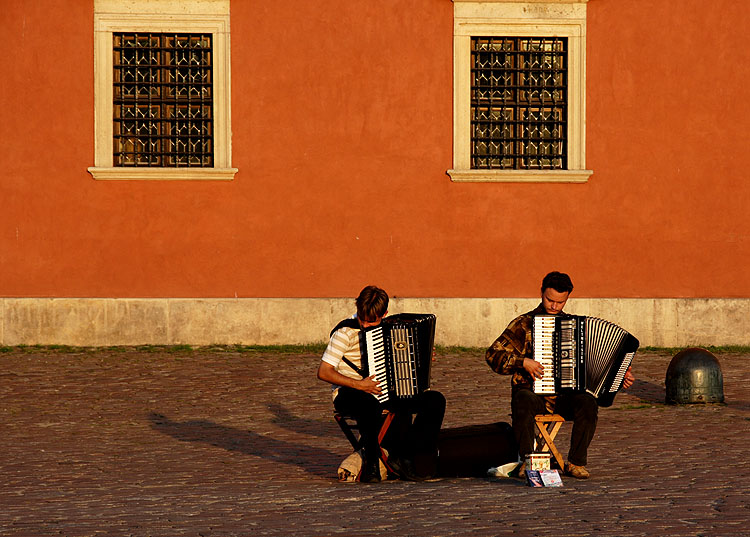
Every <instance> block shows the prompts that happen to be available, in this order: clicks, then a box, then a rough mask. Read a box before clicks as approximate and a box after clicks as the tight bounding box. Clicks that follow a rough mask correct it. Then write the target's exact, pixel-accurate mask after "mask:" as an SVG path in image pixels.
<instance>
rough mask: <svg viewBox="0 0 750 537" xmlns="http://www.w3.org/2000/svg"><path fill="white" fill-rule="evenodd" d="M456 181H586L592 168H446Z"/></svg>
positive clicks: (591, 172) (452, 179)
mask: <svg viewBox="0 0 750 537" xmlns="http://www.w3.org/2000/svg"><path fill="white" fill-rule="evenodd" d="M446 173H447V174H448V175H450V178H451V181H454V182H456V183H586V182H588V180H589V177H591V175H593V173H594V172H593V171H592V170H448V171H447V172H446Z"/></svg>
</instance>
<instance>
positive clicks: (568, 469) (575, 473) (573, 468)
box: [565, 462, 591, 479]
mask: <svg viewBox="0 0 750 537" xmlns="http://www.w3.org/2000/svg"><path fill="white" fill-rule="evenodd" d="M565 475H569V476H570V477H575V478H576V479H588V478H589V476H591V474H590V473H589V471H588V470H586V467H585V466H578V465H577V464H572V463H569V462H566V463H565Z"/></svg>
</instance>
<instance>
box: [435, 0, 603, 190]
mask: <svg viewBox="0 0 750 537" xmlns="http://www.w3.org/2000/svg"><path fill="white" fill-rule="evenodd" d="M586 2H587V0H543V1H534V0H532V1H527V2H518V1H508V0H484V1H482V2H477V1H468V0H453V169H450V170H448V171H447V173H448V175H449V176H450V178H451V180H452V181H456V182H537V183H538V182H550V183H585V182H587V181H588V179H589V177H590V176H591V175H592V174H593V171H592V170H587V169H586ZM474 36H476V37H485V36H487V37H506V36H507V37H567V39H568V96H567V97H568V100H567V106H568V117H567V121H568V132H567V137H568V143H567V151H568V153H567V162H568V164H567V165H568V167H567V169H564V170H496V169H489V170H485V169H472V168H471V38H472V37H474Z"/></svg>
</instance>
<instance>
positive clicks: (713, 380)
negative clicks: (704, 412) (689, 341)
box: [665, 347, 724, 404]
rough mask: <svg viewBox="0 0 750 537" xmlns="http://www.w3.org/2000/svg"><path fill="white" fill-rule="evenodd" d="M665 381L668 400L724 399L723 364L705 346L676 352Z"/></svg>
mask: <svg viewBox="0 0 750 537" xmlns="http://www.w3.org/2000/svg"><path fill="white" fill-rule="evenodd" d="M665 384H666V387H667V396H666V398H665V402H666V403H667V404H686V403H723V402H724V377H723V375H722V374H721V366H720V365H719V361H718V360H717V359H716V357H715V356H714V355H713V354H711V353H710V352H708V351H707V350H706V349H701V348H698V347H691V348H689V349H684V350H682V351H680V352H678V353H677V354H675V356H674V358H672V361H671V362H669V367H668V368H667V378H666V381H665Z"/></svg>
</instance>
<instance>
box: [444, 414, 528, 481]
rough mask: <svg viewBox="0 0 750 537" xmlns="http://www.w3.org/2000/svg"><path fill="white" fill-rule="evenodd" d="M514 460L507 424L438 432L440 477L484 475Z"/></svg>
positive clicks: (515, 447)
mask: <svg viewBox="0 0 750 537" xmlns="http://www.w3.org/2000/svg"><path fill="white" fill-rule="evenodd" d="M517 460H518V445H517V444H516V440H515V437H514V436H513V428H512V427H511V426H510V424H509V423H505V422H497V423H490V424H487V425H467V426H464V427H454V428H450V429H441V431H440V435H439V437H438V475H439V476H441V477H486V476H487V470H489V469H490V468H493V467H495V466H500V465H501V464H505V463H508V462H514V461H517Z"/></svg>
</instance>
